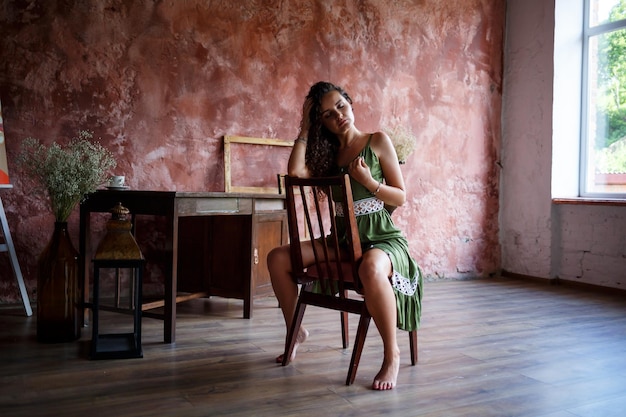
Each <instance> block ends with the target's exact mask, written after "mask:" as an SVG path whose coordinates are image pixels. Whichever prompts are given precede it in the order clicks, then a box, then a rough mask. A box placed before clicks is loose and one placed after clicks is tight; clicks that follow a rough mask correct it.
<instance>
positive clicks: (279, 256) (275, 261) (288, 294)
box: [267, 246, 309, 362]
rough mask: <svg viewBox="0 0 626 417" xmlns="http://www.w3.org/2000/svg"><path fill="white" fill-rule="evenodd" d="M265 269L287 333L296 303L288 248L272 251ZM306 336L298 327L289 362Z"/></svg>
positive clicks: (278, 360)
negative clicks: (268, 274)
mask: <svg viewBox="0 0 626 417" xmlns="http://www.w3.org/2000/svg"><path fill="white" fill-rule="evenodd" d="M267 267H268V270H269V273H270V278H271V280H272V287H273V289H274V294H275V295H276V299H277V300H278V304H279V305H280V309H281V310H282V313H283V318H284V319H285V326H286V328H287V333H288V332H289V329H291V323H292V322H293V315H294V313H295V311H296V304H297V302H298V286H297V285H296V283H295V282H294V281H293V279H292V277H291V258H290V255H289V246H280V247H278V248H275V249H273V250H272V251H271V252H270V253H269V254H268V256H267ZM308 335H309V332H308V331H307V330H306V329H305V328H304V327H300V329H299V331H298V336H297V338H296V344H295V346H294V348H293V353H292V355H291V358H290V360H293V359H295V357H296V351H297V350H298V347H299V345H300V343H302V342H304V341H305V340H306V338H307V337H308ZM282 357H283V355H279V356H278V357H277V358H276V362H282Z"/></svg>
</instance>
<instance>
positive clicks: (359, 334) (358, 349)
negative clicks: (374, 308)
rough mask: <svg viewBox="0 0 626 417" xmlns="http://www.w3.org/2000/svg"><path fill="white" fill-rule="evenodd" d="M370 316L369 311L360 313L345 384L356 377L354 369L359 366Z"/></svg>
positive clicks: (349, 383) (348, 383)
mask: <svg viewBox="0 0 626 417" xmlns="http://www.w3.org/2000/svg"><path fill="white" fill-rule="evenodd" d="M371 319H372V316H370V315H369V313H367V311H366V312H364V313H361V318H360V319H359V327H358V328H357V331H356V338H355V339H354V348H353V349H352V359H351V360H350V368H349V369H348V377H347V378H346V385H352V383H353V382H354V379H355V378H356V371H357V369H358V367H359V361H360V360H361V353H362V352H363V345H364V344H365V336H367V329H368V328H369V325H370V321H371Z"/></svg>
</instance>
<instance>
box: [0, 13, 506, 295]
mask: <svg viewBox="0 0 626 417" xmlns="http://www.w3.org/2000/svg"><path fill="white" fill-rule="evenodd" d="M504 9H505V1H504V0H499V1H491V0H464V1H462V2H459V1H456V0H449V1H441V0H422V1H417V0H415V1H399V2H389V1H388V0H368V1H350V0H338V1H334V2H326V1H322V0H319V1H311V0H293V1H279V0H274V1H264V2H233V1H230V0H223V1H211V2H206V1H201V0H189V1H184V2H183V1H180V2H179V1H168V2H165V1H147V0H145V1H139V0H137V1H133V2H127V1H122V0H103V1H98V2H83V1H71V0H70V1H67V0H66V1H61V0H47V1H24V2H3V3H2V5H0V99H1V100H2V105H3V112H4V123H5V136H6V140H7V147H8V154H9V158H11V157H13V156H14V155H15V154H16V152H17V150H18V147H19V144H20V142H21V141H22V140H23V139H24V138H26V137H28V136H33V137H36V138H39V139H41V140H44V141H47V142H51V141H53V140H59V141H63V140H66V139H67V138H68V137H69V136H70V135H71V134H73V133H74V132H75V131H76V130H78V129H81V128H88V129H91V130H93V131H94V132H95V135H96V136H97V137H99V138H101V142H102V143H103V144H104V145H105V146H107V147H108V148H109V149H110V150H111V151H113V152H114V154H115V155H116V157H117V159H118V163H119V168H118V169H117V170H116V172H117V173H123V174H126V175H127V177H128V181H129V185H130V186H132V187H133V188H141V189H156V190H171V189H176V190H185V191H196V190H208V191H221V190H223V163H222V146H221V141H222V135H224V134H234V135H243V136H254V137H275V138H283V139H290V138H293V137H294V136H295V135H296V133H297V126H298V122H299V115H300V108H301V102H302V99H303V97H304V96H305V94H306V93H307V91H308V87H309V86H310V84H312V83H313V82H315V81H318V80H329V81H333V82H336V83H338V84H341V85H343V86H344V87H345V88H346V89H347V90H348V91H349V92H350V93H351V95H352V97H353V99H354V101H355V106H354V108H355V113H356V117H357V125H358V126H359V127H360V128H361V129H362V130H364V131H370V130H374V129H379V128H380V127H382V126H392V125H394V124H396V123H402V124H404V125H406V126H408V127H409V128H411V129H412V130H413V131H414V132H415V133H416V135H417V138H418V139H417V140H418V144H417V150H416V152H415V153H414V154H413V155H412V156H411V158H410V159H409V161H408V164H407V165H404V166H403V168H402V169H403V172H404V175H405V177H406V183H407V191H408V196H409V198H408V202H407V204H406V205H405V206H404V207H402V208H400V209H399V210H398V211H397V212H396V213H397V214H395V215H394V216H395V218H396V220H397V223H398V224H399V225H400V226H401V227H402V228H403V229H404V230H405V232H406V234H407V236H408V238H409V243H410V246H411V249H412V251H413V253H414V255H415V257H416V258H417V259H418V261H419V262H420V264H421V265H422V266H423V268H424V271H425V273H426V274H427V275H428V276H430V277H433V278H436V277H450V276H453V277H458V276H481V275H487V274H490V273H494V272H496V271H497V270H498V269H499V265H500V259H499V252H500V250H499V244H498V176H499V173H498V165H497V161H498V158H499V142H500V106H501V96H502V91H501V89H502V44H503V28H504V20H505V18H504ZM247 157H248V158H253V159H254V161H251V162H250V163H251V164H254V163H257V164H258V162H259V161H258V158H259V156H258V155H254V154H250V155H248V156H247ZM261 157H262V158H272V156H271V155H262V156H261ZM9 168H10V170H11V178H12V182H13V184H14V185H15V188H14V189H13V190H10V191H3V193H2V198H3V201H4V203H5V208H6V211H7V216H8V218H9V223H10V225H11V229H12V232H13V238H14V240H15V242H16V245H17V252H18V257H19V259H20V262H21V266H22V270H23V272H24V274H25V277H26V280H27V287H28V289H29V292H30V293H31V294H32V295H33V299H34V298H36V295H34V294H33V292H34V289H35V274H36V270H35V258H36V256H37V255H38V254H39V253H40V252H41V250H42V248H43V246H44V245H45V243H46V242H47V240H48V238H49V236H50V234H51V231H52V222H53V218H52V216H51V215H50V213H49V212H48V211H47V209H46V203H45V201H44V200H43V198H42V197H41V196H38V195H32V194H31V193H29V190H27V189H25V187H24V183H23V181H22V176H21V173H20V171H19V170H18V169H17V167H15V166H14V165H13V164H12V163H11V161H9ZM76 214H77V213H75V214H74V215H73V216H72V218H71V219H70V228H71V231H72V233H73V234H74V240H75V242H78V238H77V234H78V230H77V215H76ZM157 229H158V227H155V229H154V231H150V232H149V233H153V235H154V237H158V233H159V232H158V230H157ZM150 236H152V235H150ZM148 250H149V251H153V252H158V250H159V248H158V244H155V245H154V247H153V248H149V249H148ZM0 271H4V272H3V273H2V279H1V281H0V300H2V302H13V301H16V300H18V299H19V298H18V292H17V289H16V286H15V283H14V279H13V277H12V275H11V273H10V268H9V266H8V263H7V262H6V261H5V260H4V259H0ZM152 272H153V277H152V279H154V280H156V279H158V275H159V273H158V270H156V271H152Z"/></svg>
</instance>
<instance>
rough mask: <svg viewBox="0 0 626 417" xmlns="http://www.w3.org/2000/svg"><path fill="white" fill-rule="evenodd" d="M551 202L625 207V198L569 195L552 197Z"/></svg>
mask: <svg viewBox="0 0 626 417" xmlns="http://www.w3.org/2000/svg"><path fill="white" fill-rule="evenodd" d="M552 203H553V204H579V205H588V206H624V207H626V200H624V199H618V198H602V199H600V198H585V197H571V198H553V199H552Z"/></svg>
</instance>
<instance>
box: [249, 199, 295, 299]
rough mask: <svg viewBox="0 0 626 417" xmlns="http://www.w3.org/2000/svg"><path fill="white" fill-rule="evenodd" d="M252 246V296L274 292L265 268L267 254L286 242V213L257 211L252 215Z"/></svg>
mask: <svg viewBox="0 0 626 417" xmlns="http://www.w3.org/2000/svg"><path fill="white" fill-rule="evenodd" d="M253 222H254V244H253V246H252V291H253V295H254V296H267V295H272V294H274V292H273V290H272V283H271V281H270V274H269V272H268V270H267V254H268V253H269V252H270V251H271V250H272V249H273V248H275V247H277V246H281V245H285V244H287V243H288V236H287V213H286V212H285V211H276V212H267V213H259V214H256V215H255V216H254V220H253Z"/></svg>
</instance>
